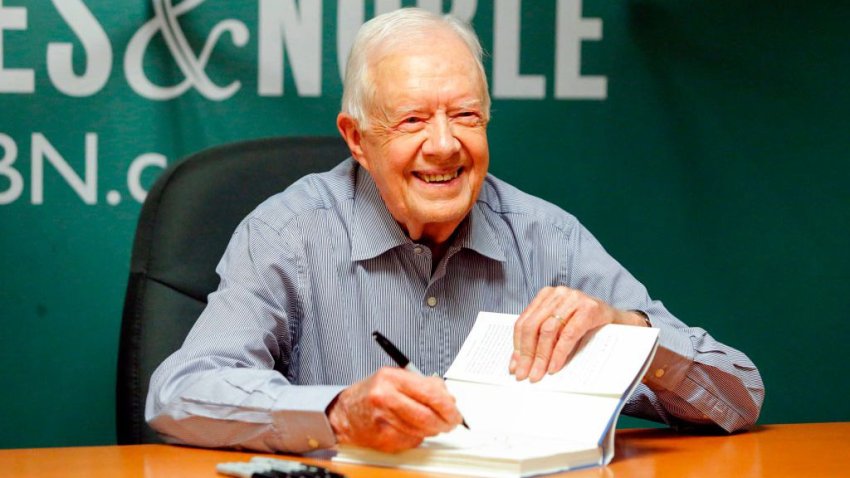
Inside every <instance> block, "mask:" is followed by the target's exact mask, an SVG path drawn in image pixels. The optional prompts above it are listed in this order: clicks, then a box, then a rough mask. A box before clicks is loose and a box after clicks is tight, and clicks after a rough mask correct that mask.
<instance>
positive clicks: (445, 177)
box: [413, 168, 463, 184]
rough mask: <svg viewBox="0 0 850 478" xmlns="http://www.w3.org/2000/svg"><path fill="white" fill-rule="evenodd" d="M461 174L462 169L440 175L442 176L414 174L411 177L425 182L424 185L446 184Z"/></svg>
mask: <svg viewBox="0 0 850 478" xmlns="http://www.w3.org/2000/svg"><path fill="white" fill-rule="evenodd" d="M462 172H463V168H457V169H455V170H454V171H451V172H447V173H442V174H426V173H417V172H414V173H413V175H414V176H416V177H417V178H419V179H421V180H423V181H425V182H426V183H429V184H431V183H438V184H439V183H447V182H449V181H451V180H452V179H455V178H456V177H458V176H460V173H462Z"/></svg>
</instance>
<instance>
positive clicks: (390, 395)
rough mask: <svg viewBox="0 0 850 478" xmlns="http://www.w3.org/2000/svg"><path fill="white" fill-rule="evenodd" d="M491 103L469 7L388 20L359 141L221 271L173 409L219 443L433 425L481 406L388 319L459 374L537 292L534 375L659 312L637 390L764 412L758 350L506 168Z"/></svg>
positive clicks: (652, 409)
mask: <svg viewBox="0 0 850 478" xmlns="http://www.w3.org/2000/svg"><path fill="white" fill-rule="evenodd" d="M489 107H490V99H489V94H488V90H487V82H486V78H485V74H484V69H483V67H482V63H481V47H480V45H479V43H478V39H477V38H476V36H475V34H474V33H473V32H472V31H471V30H470V29H469V27H468V26H466V25H464V24H462V23H460V22H458V21H457V20H454V19H451V18H448V17H439V16H435V15H432V14H430V13H427V12H425V11H422V10H416V9H403V10H398V11H396V12H393V13H390V14H386V15H382V16H379V17H377V18H375V19H373V20H371V21H370V22H368V23H366V24H365V25H364V26H363V27H362V28H361V30H360V32H359V33H358V36H357V39H356V41H355V44H354V47H353V49H352V52H351V56H350V59H349V62H348V66H347V70H346V77H345V85H344V95H343V107H342V112H341V113H340V114H339V116H338V118H337V126H338V128H339V131H340V133H341V134H342V136H343V137H344V138H345V141H346V142H347V143H348V145H349V147H350V149H351V155H352V158H349V159H348V160H345V161H343V162H342V163H341V164H340V165H339V166H337V167H336V168H334V169H333V170H331V171H329V172H327V173H323V174H318V175H311V176H308V177H306V178H303V179H302V180H300V181H298V182H297V183H295V184H294V185H292V186H291V187H290V188H288V189H287V190H286V191H284V192H282V193H280V194H278V195H276V196H274V197H272V198H270V199H269V200H267V201H266V202H264V203H263V204H262V205H260V206H259V207H258V208H257V209H256V210H255V211H254V212H252V213H251V214H250V215H249V216H248V217H247V218H246V219H245V220H244V221H243V222H242V223H241V224H240V226H239V228H238V229H237V231H236V233H235V234H234V236H233V238H232V240H231V243H230V245H229V246H228V249H227V252H226V253H225V256H224V257H223V259H222V260H221V262H220V264H219V266H218V273H219V275H220V276H221V284H220V286H219V288H218V290H217V291H216V292H215V293H213V294H212V295H210V297H209V304H208V306H207V308H206V309H205V310H204V312H203V314H202V315H201V317H200V318H199V319H198V321H197V323H196V324H195V326H194V328H193V329H192V331H191V333H190V334H189V336H188V337H187V339H186V341H185V343H184V345H183V347H182V348H181V349H180V350H179V351H177V352H175V353H174V354H173V355H172V356H171V357H169V358H168V359H167V360H166V361H165V362H164V363H163V364H162V365H161V366H160V367H159V369H158V370H157V372H156V373H155V374H154V377H153V379H152V381H151V388H150V395H149V397H148V403H147V418H148V421H149V423H150V424H151V426H152V427H154V428H155V429H156V430H158V431H159V432H160V434H161V435H162V436H163V437H164V438H165V439H166V440H168V441H171V442H176V443H187V444H195V445H200V446H210V447H234V446H238V447H246V448H252V449H257V450H264V451H272V450H274V451H294V452H302V451H306V450H310V449H314V448H319V447H328V446H332V445H334V444H335V443H337V442H342V443H354V444H359V445H363V446H368V447H373V448H376V449H379V450H385V451H396V450H402V449H406V448H409V447H413V446H416V445H417V444H419V443H420V442H421V441H422V439H423V438H424V437H428V436H431V435H435V434H437V433H440V432H445V431H448V430H450V429H452V428H453V427H455V426H457V425H458V424H459V423H461V420H462V418H461V414H460V413H459V411H458V410H457V408H456V407H455V404H454V399H453V398H452V397H451V395H450V394H449V393H448V392H447V390H446V388H445V386H444V385H443V383H442V380H441V379H439V378H437V377H427V378H426V377H421V376H418V375H415V374H413V373H410V372H408V371H405V370H403V369H399V368H396V367H392V366H391V365H392V362H391V361H390V360H389V358H388V357H386V356H385V355H384V353H383V352H382V351H381V350H380V349H379V348H378V347H377V346H376V345H375V344H374V343H372V342H371V336H370V334H371V332H372V331H373V330H380V331H381V332H382V333H384V334H385V335H387V336H388V337H389V338H390V339H392V340H393V341H394V342H395V343H396V344H398V345H399V347H400V348H401V349H402V350H404V351H405V352H407V353H408V355H409V356H410V357H411V359H412V361H413V362H414V363H415V364H416V365H417V366H418V367H419V369H421V370H422V371H423V372H424V374H425V375H432V374H434V375H440V374H442V373H443V372H445V370H446V369H447V368H448V366H449V364H450V363H451V362H452V360H453V358H454V357H455V355H456V354H457V352H458V350H459V349H460V346H461V344H462V343H463V341H464V339H465V337H466V335H467V334H468V332H469V330H470V329H471V327H472V323H473V321H474V320H475V317H476V314H477V312H478V311H479V310H487V311H495V312H511V313H520V316H519V318H518V319H517V321H516V324H515V327H514V330H515V341H514V342H515V352H514V354H513V357H512V359H511V361H510V363H509V364H505V367H508V368H509V370H510V371H511V373H513V374H515V376H516V378H517V380H525V379H528V380H531V381H537V380H539V379H541V378H542V377H543V376H544V375H545V374H547V373H553V372H556V371H558V370H560V369H561V368H562V367H563V365H564V363H565V362H566V360H567V358H568V356H569V354H570V352H571V351H572V350H573V347H574V346H575V345H576V343H577V341H578V340H579V339H580V338H581V337H582V336H584V334H586V333H587V332H588V331H591V330H593V329H595V328H597V327H599V326H601V325H604V324H608V323H621V324H630V325H633V326H636V327H646V326H653V327H658V328H660V329H661V334H660V345H661V347H660V349H659V351H658V353H657V354H656V357H655V359H654V363H653V364H652V368H651V370H652V373H651V374H649V375H648V376H647V377H646V378H645V379H644V384H642V385H641V386H640V387H639V388H638V390H637V392H636V393H635V395H634V396H633V397H632V399H631V400H630V402H629V403H628V404H627V405H626V407H625V412H626V413H629V414H632V415H636V416H641V417H644V418H648V419H652V420H658V421H663V422H665V423H668V424H671V425H674V426H679V425H683V424H687V425H696V426H700V425H705V426H713V427H718V426H719V427H721V428H723V429H725V430H726V431H734V430H740V429H744V428H746V427H748V426H750V425H752V424H753V423H754V422H755V420H756V418H757V417H758V414H759V410H760V407H761V402H762V399H763V393H764V392H763V387H762V383H761V378H760V376H759V374H758V371H757V370H756V368H755V367H754V366H753V364H752V363H751V362H750V361H749V359H747V357H746V356H744V355H743V354H741V353H740V352H738V351H736V350H734V349H732V348H730V347H727V346H725V345H723V344H720V343H718V342H717V341H715V340H714V339H713V338H712V337H711V336H709V335H708V334H707V333H706V332H705V331H704V330H702V329H698V328H690V327H688V326H686V325H685V324H683V323H682V322H680V321H679V320H678V319H676V318H675V317H674V316H673V315H671V314H670V312H668V311H667V310H666V309H665V308H664V306H663V305H662V304H661V303H660V302H657V301H653V300H652V299H650V297H649V296H648V294H647V292H646V290H645V288H644V287H643V286H642V285H641V284H640V283H639V282H638V281H637V280H636V279H635V278H634V277H632V276H631V275H630V274H629V273H628V272H627V271H626V270H625V269H623V267H622V266H620V264H618V263H617V262H616V261H615V260H614V259H612V258H611V257H610V256H609V255H608V254H607V253H606V252H605V251H604V250H603V248H602V247H601V246H600V245H599V243H598V242H597V241H596V240H595V239H594V238H593V236H591V235H590V233H589V232H588V231H587V230H586V229H584V228H583V227H582V226H581V224H579V223H578V221H577V220H576V219H575V218H574V217H573V216H571V215H569V214H568V213H566V212H564V211H562V210H560V209H559V208H557V207H555V206H553V205H551V204H549V203H546V202H544V201H542V200H540V199H537V198H534V197H532V196H529V195H527V194H524V193H522V192H520V191H518V190H516V189H514V188H513V187H511V186H509V185H507V184H505V183H504V182H502V181H500V180H498V179H496V178H494V177H493V176H491V175H488V174H487V166H488V161H489V151H488V146H487V133H486V130H487V122H488V120H489ZM506 413H510V411H509V410H506Z"/></svg>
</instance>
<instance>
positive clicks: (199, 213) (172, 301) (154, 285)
mask: <svg viewBox="0 0 850 478" xmlns="http://www.w3.org/2000/svg"><path fill="white" fill-rule="evenodd" d="M348 156H349V151H348V148H347V147H346V145H345V143H344V142H343V141H342V139H341V138H273V139H261V140H253V141H244V142H239V143H233V144H228V145H225V146H220V147H216V148H212V149H208V150H205V151H201V152H200V153H197V154H194V155H192V156H190V157H188V158H187V159H185V160H183V161H180V162H178V163H175V164H173V165H172V166H171V167H169V168H168V169H167V170H166V171H165V172H163V173H162V175H161V176H160V177H159V178H158V179H157V181H156V183H155V184H154V186H153V187H152V188H151V191H150V193H149V194H148V197H147V199H146V200H145V203H144V205H143V207H142V212H141V215H140V217H139V224H138V228H137V229H136V238H135V241H134V243H133V255H132V259H131V265H130V280H129V283H128V284H127V295H126V297H125V300H124V312H123V317H122V323H121V339H120V345H119V353H118V383H117V387H116V398H117V408H116V423H117V431H118V443H119V444H122V445H123V444H136V443H157V442H161V440H160V439H159V438H158V437H157V435H156V433H154V432H153V430H151V429H150V427H148V426H147V424H146V423H145V419H144V413H145V397H146V396H147V393H148V385H149V382H150V377H151V374H153V371H154V370H155V369H156V367H157V366H158V365H159V364H160V363H161V362H162V361H163V360H164V359H165V358H166V357H167V356H168V355H170V354H171V353H172V352H174V351H175V350H177V349H178V348H179V347H180V345H181V344H182V343H183V339H184V338H185V337H186V335H187V334H188V332H189V329H190V328H191V327H192V325H193V324H194V323H195V320H196V319H197V318H198V316H199V315H200V313H201V311H202V310H203V308H204V306H205V305H206V302H207V295H208V294H209V293H210V292H213V291H214V290H215V289H216V287H217V286H218V276H217V275H216V273H215V266H216V264H218V261H219V259H220V258H221V256H222V254H223V253H224V249H225V248H226V246H227V243H228V241H229V240H230V236H231V235H232V234H233V231H234V230H235V229H236V226H237V225H238V224H239V222H240V221H241V220H242V219H243V218H244V217H245V216H246V215H247V214H248V213H249V212H251V210H253V209H254V208H255V207H256V206H257V205H258V204H260V203H261V202H262V201H263V200H264V199H266V198H267V197H269V196H271V195H273V194H275V193H277V192H280V191H282V190H284V189H285V188H286V187H287V186H288V185H289V184H291V183H292V182H294V181H295V180H297V179H298V178H300V177H302V176H304V175H306V174H309V173H312V172H319V171H326V170H329V169H331V168H332V167H333V166H334V165H336V164H338V163H339V162H340V161H342V160H343V159H345V158H346V157H348Z"/></svg>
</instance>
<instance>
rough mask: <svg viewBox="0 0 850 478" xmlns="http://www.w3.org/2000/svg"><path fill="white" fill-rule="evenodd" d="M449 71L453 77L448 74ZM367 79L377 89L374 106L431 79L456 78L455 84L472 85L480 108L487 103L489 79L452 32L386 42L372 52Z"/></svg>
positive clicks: (435, 31) (441, 31)
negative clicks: (433, 77) (392, 93)
mask: <svg viewBox="0 0 850 478" xmlns="http://www.w3.org/2000/svg"><path fill="white" fill-rule="evenodd" d="M420 60H421V61H420ZM447 72H451V73H454V74H453V75H446V74H445V73H447ZM368 76H369V83H370V84H371V85H372V87H373V88H374V90H373V95H374V96H373V98H372V100H373V103H384V102H385V100H387V99H388V98H386V94H387V93H389V91H388V90H393V91H394V92H396V93H402V94H403V93H404V90H405V88H407V87H413V86H415V85H417V84H419V83H420V80H427V79H428V78H430V77H432V76H435V77H440V78H453V80H452V81H454V82H455V83H457V82H471V83H473V84H474V85H475V86H474V87H473V88H472V90H473V91H474V95H475V98H473V100H475V101H477V102H478V103H480V104H481V105H483V104H484V103H485V98H484V97H485V96H486V94H487V93H486V85H485V83H484V82H485V81H486V79H485V78H484V77H483V75H482V73H481V71H480V70H479V68H478V63H477V61H476V59H475V56H474V55H473V53H472V51H470V49H469V46H468V45H467V44H466V42H464V41H463V40H462V39H461V38H460V37H459V36H458V35H457V33H455V32H454V31H451V30H449V29H440V30H430V31H423V32H419V33H418V34H414V35H411V36H410V37H406V38H405V39H404V41H398V42H395V41H393V42H385V43H384V44H383V45H381V46H379V47H378V48H377V49H375V50H373V51H372V52H371V54H370V58H369V62H368ZM432 86H433V85H432ZM445 86H446V87H447V88H449V87H456V86H458V85H456V84H454V85H448V84H447V85H445Z"/></svg>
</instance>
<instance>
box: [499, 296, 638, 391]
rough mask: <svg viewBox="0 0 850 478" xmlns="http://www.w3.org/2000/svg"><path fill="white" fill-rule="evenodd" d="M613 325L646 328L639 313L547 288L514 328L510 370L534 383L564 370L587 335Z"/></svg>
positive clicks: (527, 308)
mask: <svg viewBox="0 0 850 478" xmlns="http://www.w3.org/2000/svg"><path fill="white" fill-rule="evenodd" d="M611 323H618V324H628V325H639V326H645V325H646V321H645V320H644V318H643V317H642V316H641V315H639V314H638V313H637V312H632V311H624V310H619V309H616V308H614V307H611V306H610V305H608V304H606V303H605V302H603V301H601V300H599V299H597V298H595V297H591V296H589V295H587V294H585V293H584V292H581V291H579V290H575V289H570V288H569V287H564V286H558V287H546V288H544V289H542V290H541V291H540V292H539V293H538V294H537V296H536V297H535V298H534V300H532V301H531V304H529V305H528V307H526V308H525V310H524V311H523V312H522V314H520V316H519V318H517V321H516V323H515V324H514V353H513V355H512V356H511V363H510V366H509V370H510V372H511V373H512V374H514V375H515V376H516V379H517V380H524V379H526V378H528V379H529V380H531V381H532V382H537V381H538V380H540V379H542V378H543V376H544V375H546V373H547V372H548V373H555V372H557V371H558V370H561V369H562V368H563V367H564V364H566V363H567V359H568V358H569V357H570V354H571V353H572V352H573V350H574V349H575V347H576V346H577V345H578V343H579V341H580V340H581V339H582V337H584V336H585V334H587V333H588V332H591V331H593V330H596V329H597V328H599V327H601V326H603V325H606V324H611Z"/></svg>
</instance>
